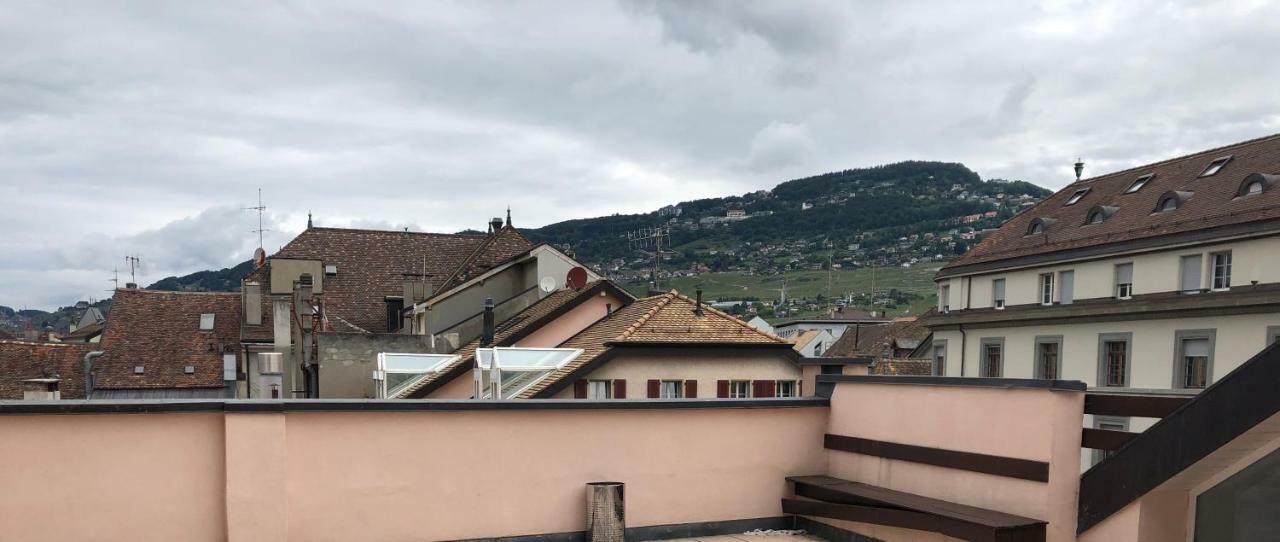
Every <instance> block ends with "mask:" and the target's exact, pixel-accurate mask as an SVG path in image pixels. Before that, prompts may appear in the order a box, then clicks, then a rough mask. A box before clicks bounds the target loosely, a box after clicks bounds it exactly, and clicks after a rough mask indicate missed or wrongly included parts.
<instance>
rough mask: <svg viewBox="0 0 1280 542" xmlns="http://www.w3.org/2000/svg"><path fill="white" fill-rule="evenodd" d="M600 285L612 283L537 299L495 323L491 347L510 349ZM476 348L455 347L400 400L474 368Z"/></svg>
mask: <svg viewBox="0 0 1280 542" xmlns="http://www.w3.org/2000/svg"><path fill="white" fill-rule="evenodd" d="M602 285H608V286H612V283H608V282H607V281H603V280H597V281H593V282H590V283H588V284H587V285H586V286H584V287H583V288H582V289H581V290H572V289H568V288H566V289H562V290H559V291H556V292H553V293H552V294H551V295H548V296H547V297H544V298H542V299H540V300H538V302H537V303H534V304H532V305H530V306H529V307H528V308H526V309H525V310H523V311H520V313H519V314H516V315H515V316H512V317H511V318H508V319H507V321H505V322H502V323H501V324H499V325H498V326H497V327H496V328H495V329H494V333H493V344H494V345H495V346H511V345H512V344H514V343H515V341H517V340H519V339H520V338H522V337H524V336H525V335H527V332H532V331H534V330H536V329H538V328H540V327H542V326H543V325H546V324H547V323H549V322H550V321H553V320H554V318H555V316H557V315H559V314H560V313H562V312H563V311H564V310H567V309H569V308H572V307H575V306H577V305H578V304H580V303H581V302H583V301H586V300H587V299H588V298H590V297H592V296H594V295H597V293H599V292H600V291H601V289H600V288H599V286H602ZM611 291H613V292H614V294H615V295H617V296H619V297H622V298H623V303H627V302H629V301H630V300H631V299H632V298H631V296H630V295H628V294H627V293H626V292H625V291H623V290H622V289H621V288H617V287H612V288H611ZM619 310H622V309H619ZM479 347H480V339H476V340H474V341H471V342H469V343H467V344H465V345H462V347H461V348H458V350H457V351H455V352H454V354H456V355H457V356H458V359H456V360H454V361H453V363H450V364H449V365H448V366H447V367H445V368H444V369H443V370H442V371H440V372H439V373H436V374H434V375H432V376H429V377H427V378H424V379H422V380H421V381H419V382H417V383H415V384H413V385H412V386H410V387H408V388H406V389H405V390H404V391H403V392H402V393H401V394H400V397H402V398H421V396H422V395H423V393H422V391H423V390H424V389H426V388H427V387H428V386H430V385H431V384H432V383H434V382H435V381H436V380H439V379H441V378H447V377H448V375H450V374H453V373H454V372H456V371H457V370H458V368H459V367H460V366H463V365H465V366H468V367H474V365H475V353H476V348H479Z"/></svg>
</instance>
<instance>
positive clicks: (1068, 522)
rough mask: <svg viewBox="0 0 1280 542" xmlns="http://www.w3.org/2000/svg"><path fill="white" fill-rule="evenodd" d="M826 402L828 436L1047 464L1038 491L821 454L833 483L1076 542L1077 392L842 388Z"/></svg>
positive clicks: (884, 535) (871, 532)
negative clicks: (918, 498) (991, 513)
mask: <svg viewBox="0 0 1280 542" xmlns="http://www.w3.org/2000/svg"><path fill="white" fill-rule="evenodd" d="M831 402H832V405H831V407H832V408H831V427H830V432H831V433H833V434H839V435H848V436H855V437H861V438H867V439H874V440H883V441H889V442H896V443H902V444H912V445H917V446H928V447H934V448H943V449H947V450H956V451H964V452H976V453H983V454H991V455H998V456H1004V457H1013V458H1020V459H1032V460H1038V461H1047V462H1049V465H1050V467H1049V482H1048V483H1043V482H1035V481H1029V480H1021V479H1016V478H1009V477H1003V476H995V475H990V474H983V473H976V472H969V471H964V470H957V469H948V468H944V467H936V466H932V465H925V464H918V463H910V462H904V461H897V460H891V459H883V458H879V457H874V456H868V455H861V454H854V453H848V452H840V451H834V450H833V451H829V452H828V469H829V472H830V474H831V475H832V476H835V477H838V478H844V479H848V480H856V481H859V482H864V483H868V484H872V485H877V486H881V487H886V488H890V489H895V490H899V491H906V492H909V493H914V494H918V495H924V496H927V497H933V498H936V499H942V500H946V501H951V502H957V503H961V504H967V505H971V506H978V507H982V508H987V509H992V510H999V511H1002V512H1007V513H1010V514H1017V515H1021V516H1026V517H1031V518H1036V519H1041V520H1045V521H1047V522H1049V527H1048V540H1049V541H1050V542H1053V541H1068V540H1075V529H1076V494H1077V491H1078V489H1079V483H1080V477H1079V471H1078V467H1077V466H1078V461H1079V450H1080V416H1081V412H1082V411H1083V405H1084V394H1083V393H1081V392H1074V391H1055V390H1047V389H1034V388H1000V387H961V386H931V385H907V384H868V383H856V384H853V383H840V384H837V385H836V387H835V392H834V394H833V396H832V399H831ZM868 405H874V406H871V407H868ZM858 531H859V532H861V533H862V534H864V535H867V536H871V537H876V538H881V539H884V540H903V539H904V538H902V537H901V536H900V535H898V534H895V533H896V531H900V530H890V529H885V528H883V527H876V526H870V525H867V526H863V527H861V528H859V529H858ZM908 539H911V538H908Z"/></svg>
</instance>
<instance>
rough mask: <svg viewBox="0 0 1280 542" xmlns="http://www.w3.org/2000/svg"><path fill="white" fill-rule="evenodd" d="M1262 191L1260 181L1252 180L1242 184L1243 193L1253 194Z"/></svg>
mask: <svg viewBox="0 0 1280 542" xmlns="http://www.w3.org/2000/svg"><path fill="white" fill-rule="evenodd" d="M1261 193H1262V181H1253V182H1251V183H1249V184H1246V185H1244V195H1246V196H1253V195H1257V194H1261Z"/></svg>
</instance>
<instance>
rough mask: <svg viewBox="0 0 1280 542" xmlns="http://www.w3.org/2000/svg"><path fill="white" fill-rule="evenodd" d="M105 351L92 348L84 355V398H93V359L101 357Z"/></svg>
mask: <svg viewBox="0 0 1280 542" xmlns="http://www.w3.org/2000/svg"><path fill="white" fill-rule="evenodd" d="M103 354H106V352H104V351H102V350H94V351H92V352H89V353H87V354H85V355H84V398H85V399H86V400H87V399H92V398H93V360H94V359H96V358H98V357H101V356H102V355H103Z"/></svg>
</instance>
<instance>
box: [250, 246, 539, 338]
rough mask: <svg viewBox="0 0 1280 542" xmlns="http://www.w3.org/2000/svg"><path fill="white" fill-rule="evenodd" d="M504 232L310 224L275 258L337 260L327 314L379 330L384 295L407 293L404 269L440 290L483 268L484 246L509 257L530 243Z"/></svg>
mask: <svg viewBox="0 0 1280 542" xmlns="http://www.w3.org/2000/svg"><path fill="white" fill-rule="evenodd" d="M504 229H506V228H504ZM513 233H514V235H512V234H513ZM501 237H502V238H501V239H500V240H498V241H493V240H491V238H490V236H487V235H461V234H457V235H455V234H438V233H418V232H397V231H377V230H357V229H339V228H308V229H307V230H306V231H303V232H302V233H301V234H298V236H297V237H295V238H294V239H293V240H292V241H290V242H289V244H287V245H285V246H284V248H281V249H280V251H279V252H277V253H276V254H274V255H273V256H272V258H289V259H301V260H319V261H321V262H323V263H324V264H334V265H336V266H337V267H338V273H337V275H335V276H326V277H324V279H323V281H324V282H323V284H324V305H325V313H326V315H327V316H328V317H329V318H330V321H331V323H332V324H333V325H334V327H335V328H338V329H339V330H342V331H349V330H348V329H342V328H343V326H342V324H341V323H342V322H346V323H349V324H351V326H355V327H357V328H359V329H363V330H368V331H381V330H384V329H386V301H385V298H386V297H387V296H400V295H403V293H404V276H405V275H406V274H420V273H426V274H427V275H428V276H429V277H430V279H431V284H432V287H433V288H432V291H436V292H438V291H440V289H441V287H442V286H444V285H445V283H446V281H449V280H450V279H451V278H452V277H453V276H455V274H457V271H458V269H460V268H462V267H463V266H464V264H473V265H475V266H477V267H479V266H483V262H484V261H488V258H489V257H490V256H489V255H488V253H487V252H486V253H484V254H477V251H478V250H479V249H481V248H484V247H492V250H493V253H494V254H496V255H498V256H493V257H501V255H504V254H506V255H507V256H505V257H509V254H508V253H509V252H510V251H514V250H518V249H517V247H519V246H521V245H522V244H523V250H527V249H528V248H529V247H530V246H531V245H530V244H529V242H528V241H527V240H525V239H524V237H523V236H520V234H519V232H515V231H514V230H511V232H508V233H506V234H504V235H503V236H501ZM264 286H265V283H264ZM348 327H350V326H348Z"/></svg>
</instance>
